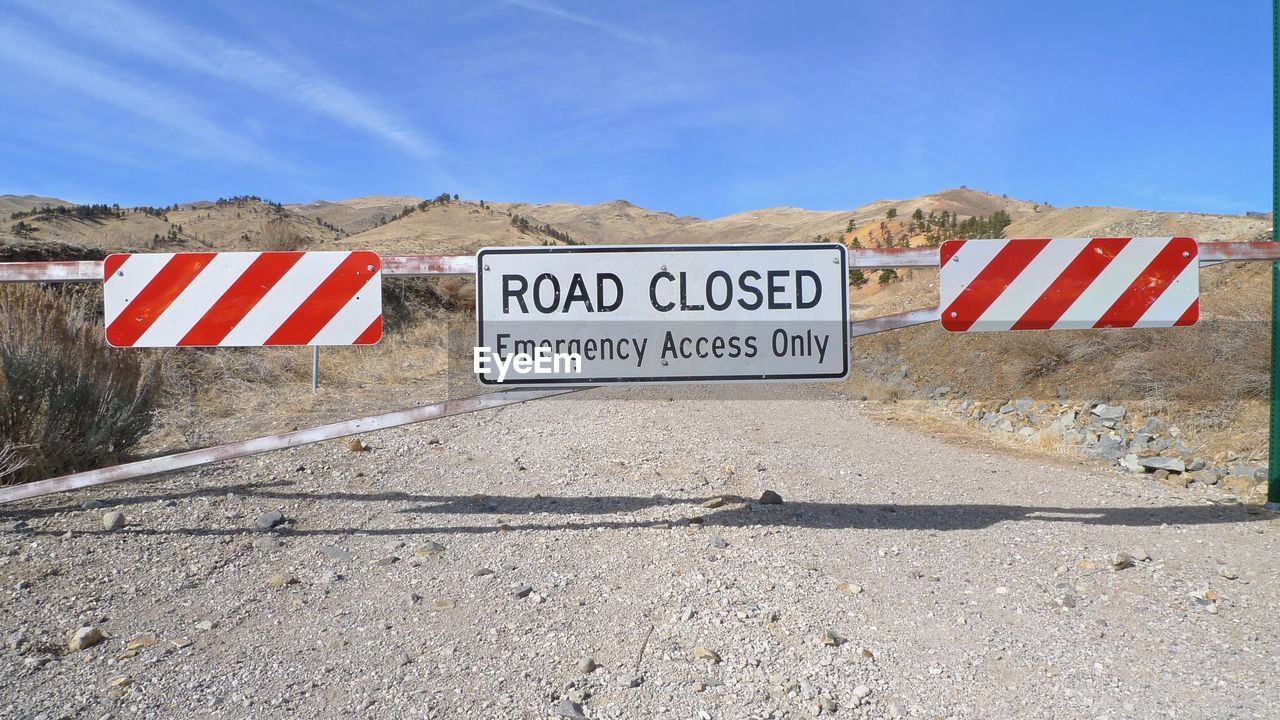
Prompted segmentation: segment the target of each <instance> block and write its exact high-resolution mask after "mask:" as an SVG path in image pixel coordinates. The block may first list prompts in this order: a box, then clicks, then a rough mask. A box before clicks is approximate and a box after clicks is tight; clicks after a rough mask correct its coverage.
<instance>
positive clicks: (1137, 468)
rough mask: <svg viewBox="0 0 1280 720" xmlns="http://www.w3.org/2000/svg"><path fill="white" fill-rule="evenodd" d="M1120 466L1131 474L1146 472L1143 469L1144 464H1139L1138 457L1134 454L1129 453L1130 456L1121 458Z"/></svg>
mask: <svg viewBox="0 0 1280 720" xmlns="http://www.w3.org/2000/svg"><path fill="white" fill-rule="evenodd" d="M1119 464H1120V467H1122V468H1124V469H1125V470H1128V471H1129V472H1131V473H1140V472H1144V470H1143V468H1142V464H1141V463H1140V462H1138V456H1137V455H1134V454H1133V453H1129V454H1128V455H1125V456H1124V457H1123V458H1120V463H1119Z"/></svg>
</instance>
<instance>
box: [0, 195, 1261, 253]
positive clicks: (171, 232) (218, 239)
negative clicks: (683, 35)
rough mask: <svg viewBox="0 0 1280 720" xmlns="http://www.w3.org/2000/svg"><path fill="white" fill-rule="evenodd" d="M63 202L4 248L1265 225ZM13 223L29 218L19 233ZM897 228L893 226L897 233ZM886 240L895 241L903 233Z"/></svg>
mask: <svg viewBox="0 0 1280 720" xmlns="http://www.w3.org/2000/svg"><path fill="white" fill-rule="evenodd" d="M71 205H73V203H70V202H67V201H65V200H61V199H59V198H49V197H40V196H31V195H22V196H20V195H2V196H0V211H2V212H4V213H6V214H5V215H2V216H0V248H5V247H9V248H13V247H17V246H22V247H24V248H27V249H28V250H30V249H31V248H33V247H39V246H41V245H54V244H57V245H58V247H60V248H66V247H76V246H79V247H82V248H85V249H86V251H88V250H92V251H93V252H94V253H101V252H115V251H135V252H142V251H181V250H210V249H225V250H248V249H259V250H261V249H285V247H286V246H296V247H298V248H317V249H318V248H324V249H330V248H332V249H338V248H344V249H345V248H352V249H370V250H375V251H380V252H388V253H391V252H394V253H411V254H466V253H472V252H474V251H475V250H477V249H479V248H481V247H485V246H502V245H556V244H564V243H565V242H572V243H575V244H584V243H585V244H636V243H653V244H669V243H795V242H810V241H813V240H815V239H819V238H821V239H824V240H844V241H846V242H852V240H853V239H854V237H855V236H854V235H853V234H848V233H846V230H847V228H848V227H849V225H850V221H852V222H853V224H854V225H855V226H857V227H860V228H865V227H868V226H870V225H872V224H875V225H879V224H880V223H882V222H884V221H885V220H886V217H887V215H888V214H889V213H890V211H894V214H895V215H896V216H897V219H898V221H899V222H903V223H905V221H906V220H907V219H909V218H910V217H911V216H912V215H913V214H914V213H915V212H916V211H917V210H919V211H920V213H921V214H922V215H924V216H927V215H929V214H930V213H937V214H941V213H943V212H946V213H948V214H950V215H953V216H958V217H960V218H962V219H963V218H968V217H987V216H990V215H991V214H992V213H995V212H1002V213H1005V214H1007V215H1008V216H1009V219H1010V220H1011V221H1012V224H1010V225H1009V226H1008V228H1007V229H1006V231H1005V235H1006V236H1007V237H1019V236H1021V237H1047V236H1067V235H1075V236H1099V235H1112V236H1116V235H1174V234H1180V235H1190V236H1192V237H1198V238H1199V239H1203V240H1206V241H1209V240H1252V239H1259V238H1260V237H1261V236H1262V235H1263V234H1264V232H1265V230H1266V228H1268V227H1269V226H1270V219H1269V218H1266V217H1246V216H1243V215H1208V214H1195V213H1164V212H1152V211H1145V210H1126V209H1119V208H1108V207H1098V208H1090V207H1073V208H1054V207H1051V206H1048V205H1044V204H1038V203H1033V202H1028V201H1025V200H1018V199H1014V198H1009V197H1007V196H1003V195H994V194H991V193H985V192H981V191H977V190H972V189H969V188H964V187H961V188H955V189H950V190H943V191H941V192H936V193H930V194H927V195H921V196H919V197H915V198H908V199H904V200H876V201H873V202H870V203H867V204H865V205H862V206H860V207H857V208H854V209H852V210H829V211H820V210H805V209H801V208H788V207H775V208H764V209H760V210H752V211H748V212H742V213H736V214H733V215H728V216H725V217H721V218H716V219H713V220H701V219H698V218H694V217H689V216H677V215H674V214H672V213H668V212H662V211H656V210H649V209H646V208H641V207H638V206H636V205H633V204H632V203H630V202H627V201H625V200H612V201H609V202H603V203H597V204H593V205H574V204H570V203H548V204H530V203H515V202H511V203H489V202H482V201H470V200H457V201H455V200H453V196H450V195H444V194H442V195H440V196H438V197H437V198H435V199H433V200H430V201H424V200H422V199H420V198H417V197H413V196H368V197H357V198H349V199H345V200H337V201H324V200H317V201H313V202H310V203H302V204H289V205H281V204H278V203H270V202H267V201H263V200H259V199H258V198H233V199H232V200H220V201H217V202H210V201H197V202H191V203H184V204H182V205H178V206H174V207H173V208H172V209H162V210H161V211H160V212H159V213H158V214H157V212H156V211H155V209H141V208H140V209H127V208H126V209H122V211H121V212H120V213H119V215H118V216H116V215H111V216H104V217H94V218H92V219H84V218H76V217H68V216H64V215H59V214H57V213H47V214H41V213H39V212H32V211H33V210H37V209H38V208H42V207H46V206H48V207H59V206H71ZM13 213H24V214H25V215H24V217H23V219H22V221H21V225H19V223H18V221H17V220H15V219H12V215H13ZM895 227H896V226H895ZM893 233H894V235H895V236H897V237H901V236H902V235H901V232H900V231H899V230H898V229H894V230H893Z"/></svg>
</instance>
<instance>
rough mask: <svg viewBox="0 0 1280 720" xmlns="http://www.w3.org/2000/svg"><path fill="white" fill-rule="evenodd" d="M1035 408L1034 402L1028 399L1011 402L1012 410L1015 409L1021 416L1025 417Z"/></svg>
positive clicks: (1023, 398)
mask: <svg viewBox="0 0 1280 720" xmlns="http://www.w3.org/2000/svg"><path fill="white" fill-rule="evenodd" d="M1035 406H1036V401H1035V400H1032V399H1031V398H1029V397H1020V398H1018V399H1017V400H1014V401H1013V407H1014V409H1016V410H1017V411H1018V412H1020V413H1022V414H1023V415H1026V414H1027V413H1029V412H1031V409H1032V408H1033V407H1035Z"/></svg>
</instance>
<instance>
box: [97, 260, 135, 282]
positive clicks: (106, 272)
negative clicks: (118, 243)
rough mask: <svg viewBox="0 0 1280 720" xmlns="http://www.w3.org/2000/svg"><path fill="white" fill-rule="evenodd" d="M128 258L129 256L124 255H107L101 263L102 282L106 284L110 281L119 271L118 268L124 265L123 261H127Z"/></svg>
mask: <svg viewBox="0 0 1280 720" xmlns="http://www.w3.org/2000/svg"><path fill="white" fill-rule="evenodd" d="M130 257H131V256H130V255H126V254H124V253H116V254H115V255H108V256H107V259H106V260H103V261H102V282H106V281H107V280H109V279H111V276H112V275H115V274H116V271H117V270H119V269H120V266H121V265H124V261H125V260H128V259H129V258H130Z"/></svg>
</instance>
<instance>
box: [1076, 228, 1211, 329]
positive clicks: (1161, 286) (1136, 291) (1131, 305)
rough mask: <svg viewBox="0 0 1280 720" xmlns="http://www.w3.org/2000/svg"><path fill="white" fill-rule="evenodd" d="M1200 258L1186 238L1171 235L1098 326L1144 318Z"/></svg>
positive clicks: (1130, 323)
mask: <svg viewBox="0 0 1280 720" xmlns="http://www.w3.org/2000/svg"><path fill="white" fill-rule="evenodd" d="M1195 261H1196V246H1195V242H1194V241H1192V240H1187V239H1186V238H1170V240H1169V242H1168V243H1166V244H1165V246H1164V249H1162V250H1161V251H1160V252H1159V253H1158V254H1157V255H1156V256H1155V258H1154V259H1153V260H1152V261H1151V262H1150V263H1148V264H1147V266H1146V267H1145V268H1143V270H1142V272H1141V273H1139V274H1138V277H1136V278H1134V281H1133V282H1132V283H1130V284H1129V287H1127V288H1125V290H1124V292H1122V293H1120V297H1118V298H1117V299H1116V301H1115V302H1114V303H1113V304H1112V305H1111V307H1109V308H1107V311H1106V312H1105V313H1103V314H1102V317H1101V318H1099V319H1098V322H1096V323H1094V324H1093V326H1094V327H1095V328H1126V327H1133V324H1134V323H1136V322H1138V321H1139V320H1141V319H1142V314H1143V313H1145V312H1146V311H1147V308H1150V307H1151V303H1153V302H1155V301H1156V298H1158V297H1160V295H1162V294H1163V293H1164V291H1165V289H1166V288H1168V287H1169V283H1171V282H1173V280H1174V278H1176V277H1178V273H1180V272H1182V270H1183V269H1184V268H1186V267H1187V265H1189V264H1190V263H1193V262H1195Z"/></svg>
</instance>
